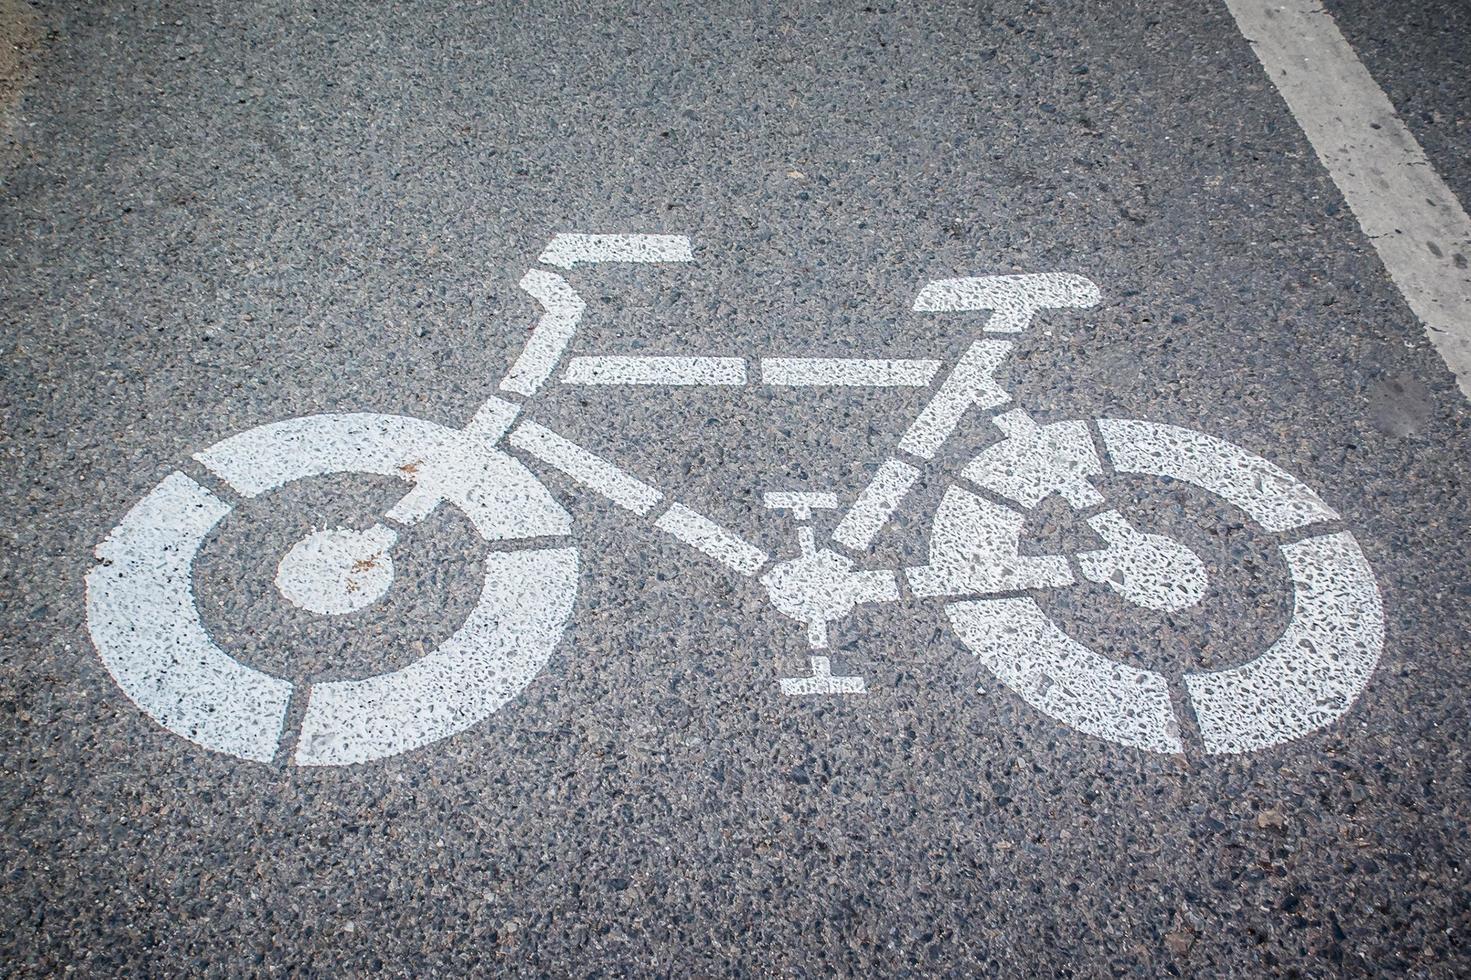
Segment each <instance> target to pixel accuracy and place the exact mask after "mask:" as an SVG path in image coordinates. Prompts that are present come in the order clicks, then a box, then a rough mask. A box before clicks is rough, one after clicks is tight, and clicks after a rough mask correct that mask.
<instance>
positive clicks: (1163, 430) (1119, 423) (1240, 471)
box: [1044, 419, 1338, 533]
mask: <svg viewBox="0 0 1471 980" xmlns="http://www.w3.org/2000/svg"><path fill="white" fill-rule="evenodd" d="M1059 424H1062V423H1059ZM1044 428H1052V427H1051V426H1046V427H1044ZM1098 428H1099V430H1100V431H1101V432H1102V433H1103V445H1104V448H1105V449H1107V450H1108V458H1109V459H1111V460H1113V465H1114V468H1115V469H1117V470H1119V471H1120V472H1128V473H1149V474H1153V475H1155V476H1167V477H1170V478H1172V479H1175V480H1183V481H1184V482H1186V483H1193V484H1195V485H1196V486H1198V487H1204V488H1205V489H1207V490H1209V491H1210V492H1211V493H1214V494H1216V495H1218V496H1221V497H1224V498H1226V499H1227V500H1229V501H1230V502H1231V503H1233V504H1235V505H1236V506H1237V507H1240V508H1241V509H1242V510H1244V511H1246V513H1247V514H1248V515H1249V516H1250V517H1251V518H1252V520H1254V521H1256V522H1257V523H1258V524H1260V525H1261V526H1262V527H1264V528H1266V529H1267V530H1268V531H1271V532H1273V533H1277V532H1280V531H1289V530H1291V529H1292V528H1295V527H1305V526H1306V525H1309V524H1315V523H1317V522H1319V521H1332V520H1336V519H1337V518H1338V514H1336V513H1335V512H1334V511H1333V510H1332V508H1330V507H1329V506H1328V505H1327V504H1325V503H1323V501H1322V500H1320V499H1318V495H1317V494H1316V493H1313V491H1312V490H1311V489H1310V488H1309V487H1307V486H1306V485H1305V484H1303V483H1302V482H1301V481H1300V480H1298V479H1297V478H1296V477H1295V476H1293V475H1292V474H1291V473H1287V472H1285V471H1283V470H1281V469H1279V468H1278V467H1276V466H1274V465H1273V464H1271V463H1269V462H1267V461H1266V460H1264V459H1262V458H1261V457H1260V456H1256V455H1253V454H1252V453H1249V452H1247V451H1246V450H1244V449H1242V448H1241V447H1240V446H1233V445H1232V444H1231V443H1229V442H1226V441H1225V440H1224V439H1217V438H1216V437H1215V436H1208V435H1206V434H1205V433H1204V432H1196V431H1195V430H1194V429H1184V428H1181V427H1180V426H1176V425H1164V424H1162V423H1159V422H1146V421H1144V420H1142V419H1099V420H1098Z"/></svg>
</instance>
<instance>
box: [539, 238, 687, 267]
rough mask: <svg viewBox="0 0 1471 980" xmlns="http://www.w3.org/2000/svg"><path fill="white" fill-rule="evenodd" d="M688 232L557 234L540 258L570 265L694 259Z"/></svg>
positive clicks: (544, 260)
mask: <svg viewBox="0 0 1471 980" xmlns="http://www.w3.org/2000/svg"><path fill="white" fill-rule="evenodd" d="M694 260H695V256H694V253H693V252H692V251H691V250H690V240H689V237H688V236H686V235H554V236H552V240H551V242H550V243H549V244H548V245H547V247H546V249H545V250H544V251H543V252H542V253H541V258H540V260H539V261H542V262H545V263H546V264H547V265H555V266H557V267H559V268H562V269H570V268H572V267H573V266H576V265H590V264H593V263H596V262H693V261H694Z"/></svg>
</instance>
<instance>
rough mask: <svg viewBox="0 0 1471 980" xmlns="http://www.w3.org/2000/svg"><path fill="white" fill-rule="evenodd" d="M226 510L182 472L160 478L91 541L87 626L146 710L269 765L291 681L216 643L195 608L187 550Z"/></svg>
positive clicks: (205, 742)
mask: <svg viewBox="0 0 1471 980" xmlns="http://www.w3.org/2000/svg"><path fill="white" fill-rule="evenodd" d="M229 512H230V508H229V506H228V505H227V504H225V503H224V502H223V501H221V500H220V499H219V498H217V497H215V496H214V495H213V494H211V493H210V492H209V491H207V490H205V489H204V488H203V487H201V486H200V485H199V484H197V483H195V482H194V481H193V480H191V479H189V478H188V477H187V476H185V475H184V474H182V473H174V474H172V475H170V476H168V477H167V478H165V479H164V481H163V482H162V483H160V484H159V485H158V486H157V487H155V488H154V489H153V492H152V493H150V494H149V495H148V496H146V497H144V498H143V499H142V500H140V501H138V503H137V504H136V505H135V506H134V507H133V509H132V510H130V511H128V513H127V515H126V516H125V517H124V518H123V519H122V520H121V521H119V522H118V525H117V527H115V528H113V530H112V533H111V534H109V535H108V536H107V540H105V541H103V542H102V544H100V545H98V546H97V557H98V559H99V560H100V561H101V564H99V565H97V566H96V567H95V568H93V569H92V570H91V571H90V572H88V573H87V627H88V629H89V630H90V631H91V634H92V642H93V643H94V644H96V646H97V652H98V654H99V655H101V657H102V662H103V664H104V665H106V667H107V670H108V672H109V673H111V674H112V677H113V680H115V681H117V685H118V687H120V688H122V690H123V693H124V694H126V695H127V696H128V697H129V698H130V699H131V700H132V701H133V703H134V704H136V705H137V706H138V707H139V709H141V710H142V711H143V713H144V714H146V715H148V716H149V717H150V718H152V719H153V720H154V721H156V722H158V723H159V724H160V725H162V726H163V727H164V728H167V729H168V730H169V731H171V732H174V733H175V734H177V735H182V736H183V737H184V738H187V739H188V740H189V741H191V742H194V743H196V744H198V745H202V746H204V747H205V748H207V749H211V750H213V751H215V752H224V753H226V754H228V755H233V756H236V757H238V758H241V759H250V760H253V761H256V762H270V761H271V760H272V758H274V757H275V754H276V745H277V743H278V742H279V741H280V738H281V731H282V728H283V727H284V725H285V723H286V708H287V705H288V703H289V702H290V700H291V684H290V682H288V681H285V680H282V679H281V678H279V677H272V676H271V675H269V674H266V673H263V672H262V671H259V670H256V669H254V668H253V667H247V666H246V665H245V664H242V663H240V662H239V661H238V660H235V659H233V658H232V657H230V655H229V654H227V653H225V651H223V650H221V649H220V648H219V647H218V646H216V645H215V643H214V641H212V640H211V639H210V637H209V633H208V632H207V631H206V630H205V626H204V623H203V622H202V621H201V620H200V618H199V611H198V609H197V608H196V607H195V604H194V586H193V580H194V555H195V553H196V552H197V551H198V550H199V548H200V546H201V545H202V544H203V543H204V539H205V538H206V537H207V536H208V535H209V533H210V531H211V530H212V529H213V528H214V526H215V525H216V524H218V523H219V522H220V520H221V519H222V518H224V516H225V515H226V514H228V513H229Z"/></svg>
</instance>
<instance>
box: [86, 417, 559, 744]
mask: <svg viewBox="0 0 1471 980" xmlns="http://www.w3.org/2000/svg"><path fill="white" fill-rule="evenodd" d="M503 414H504V413H497V412H493V411H492V412H487V413H484V414H482V415H477V422H475V423H472V425H471V426H470V427H469V428H468V429H465V430H453V429H447V428H445V427H443V426H439V425H435V424H433V423H430V422H423V421H420V420H416V419H409V418H403V417H400V416H390V415H369V414H353V415H316V416H308V417H304V418H297V419H288V420H286V421H283V422H276V423H271V424H268V425H262V426H257V427H256V428H254V429H248V430H246V431H244V432H241V433H239V434H237V435H235V436H231V437H230V438H228V439H225V440H223V441H222V442H219V443H216V444H215V445H214V446H211V447H209V448H208V449H206V450H203V451H202V452H200V453H198V454H196V458H197V459H198V460H199V461H200V462H201V463H203V464H204V466H205V467H206V468H208V469H209V470H210V471H211V472H212V473H213V474H214V475H215V476H217V477H219V478H220V479H221V480H223V481H224V482H225V483H227V484H228V485H229V486H230V487H231V488H232V489H233V490H235V491H236V492H237V493H240V494H241V495H243V496H245V497H247V498H249V497H256V496H259V495H261V494H263V493H266V492H269V491H271V490H275V489H277V488H279V487H281V486H283V485H285V484H286V483H289V482H291V481H294V480H299V479H303V478H306V477H311V476H323V475H329V474H333V473H365V474H375V475H381V476H392V477H397V478H399V479H401V480H405V481H408V482H411V483H413V484H414V487H413V489H412V490H411V491H410V492H409V494H408V495H407V496H406V497H405V498H404V500H405V501H414V503H412V504H411V505H408V506H405V505H404V501H400V506H397V507H395V509H394V512H396V513H397V514H398V518H396V519H404V518H407V517H411V516H412V517H422V516H423V515H424V514H427V513H428V511H429V509H430V508H428V507H426V506H424V502H425V501H433V502H439V501H445V502H448V503H450V504H451V505H453V506H455V507H456V508H458V509H459V510H460V511H461V512H463V513H464V514H465V516H466V517H467V518H468V519H469V520H470V523H471V524H472V525H473V526H474V527H475V529H476V530H477V531H478V532H479V533H480V535H481V536H482V537H484V538H485V539H486V540H490V541H508V540H516V539H534V538H542V537H546V536H551V535H556V536H562V535H566V534H567V533H568V532H569V531H570V529H571V524H570V518H569V517H568V515H567V513H566V511H564V510H562V508H561V507H560V506H558V505H557V503H556V501H555V500H553V499H552V497H551V495H550V494H549V493H547V491H546V490H545V488H543V487H542V486H541V484H540V483H539V482H537V481H536V480H535V478H534V477H532V476H531V474H530V472H529V471H528V470H526V468H525V467H524V466H522V465H521V464H520V463H518V462H517V461H516V460H514V459H512V458H511V457H510V456H507V455H505V454H504V453H500V452H496V451H495V450H492V449H490V448H488V447H487V446H486V444H485V442H484V440H483V438H480V436H482V435H483V430H484V429H485V428H486V427H488V426H489V427H493V426H494V425H495V424H497V422H496V420H497V419H499V418H500V417H501V416H503ZM416 495H417V496H416ZM229 510H230V508H229V507H228V506H227V505H225V504H224V503H222V502H221V501H219V500H218V499H217V498H215V497H213V496H212V495H210V494H209V493H207V492H206V491H204V490H203V489H202V488H200V487H199V486H198V485H197V484H195V483H194V482H193V481H191V480H189V479H188V478H187V477H184V476H182V475H180V474H175V475H174V476H172V477H170V478H169V479H167V480H165V481H164V482H163V483H161V484H160V485H159V487H158V488H156V489H155V490H154V492H153V493H152V494H150V495H149V496H148V497H146V498H144V500H143V501H142V502H141V503H140V504H139V505H138V507H135V508H134V510H133V511H131V512H130V513H129V515H128V516H127V517H125V518H124V519H123V521H122V523H120V524H119V525H118V527H117V529H116V530H114V532H113V534H112V535H111V536H109V538H108V540H107V541H105V542H104V543H103V544H102V545H101V546H100V547H99V549H98V555H99V557H100V558H101V559H102V560H103V564H102V565H100V566H99V567H98V568H96V569H94V570H93V572H92V574H91V575H89V577H88V624H89V627H90V629H91V631H92V635H93V639H94V641H95V642H96V643H97V646H98V649H99V651H100V652H101V653H102V655H103V662H104V663H105V664H107V666H108V669H109V670H110V671H111V672H112V674H113V676H114V677H115V678H116V679H117V681H118V684H119V686H120V687H122V688H123V690H124V691H125V692H127V693H128V694H129V696H130V697H132V698H133V699H134V700H135V701H136V702H137V703H138V704H139V706H140V707H141V708H143V710H144V711H146V712H147V713H148V714H150V715H151V716H152V717H154V718H155V719H156V720H157V721H159V723H160V724H162V725H164V727H166V728H169V729H170V730H171V731H174V732H177V733H178V734H180V735H183V736H184V737H185V738H188V739H190V740H192V741H194V742H197V743H198V744H200V745H203V746H205V747H207V748H210V749H214V750H216V751H220V752H225V753H228V754H231V755H235V756H238V757H240V758H244V759H252V760H255V761H261V762H268V761H270V760H271V759H272V758H273V757H274V756H275V753H276V749H277V743H278V742H279V740H280V738H281V735H282V726H283V724H284V720H285V712H286V704H287V702H288V700H289V698H290V693H291V689H292V685H291V684H290V683H289V682H287V681H285V680H282V679H280V678H274V677H271V676H269V675H267V674H264V673H262V672H261V671H258V670H255V669H253V668H250V667H247V666H245V665H243V664H240V663H239V662H237V661H235V660H233V659H232V658H230V657H229V656H228V655H227V654H225V653H224V651H222V650H219V649H218V648H217V647H216V646H215V645H214V644H213V643H212V642H211V641H210V639H209V637H208V634H207V632H206V630H205V628H204V626H203V624H202V623H201V622H200V621H199V615H198V612H197V611H196V609H195V605H194V595H193V583H192V563H193V560H194V556H195V554H196V553H197V552H198V550H199V548H200V547H201V545H202V544H203V542H204V539H205V536H206V535H207V534H208V533H209V530H210V529H211V528H212V527H213V526H214V524H215V523H217V522H218V521H219V520H220V519H222V518H223V517H224V516H225V515H226V514H227V513H228V512H229ZM391 513H393V512H391ZM395 539H396V534H395V532H393V531H392V530H391V529H389V528H387V527H385V526H382V525H379V526H375V527H373V528H369V529H367V530H365V531H354V530H351V529H335V530H331V531H326V532H316V533H313V534H309V535H308V536H307V537H306V538H304V539H303V540H302V541H301V542H298V543H297V544H296V545H295V546H294V547H293V548H292V549H291V550H290V551H288V552H287V554H286V556H285V557H284V558H283V559H282V562H281V564H280V565H279V566H278V570H277V578H276V581H277V585H278V588H280V590H281V592H282V594H283V595H284V596H285V597H286V598H287V599H288V600H291V601H293V602H296V603H297V604H298V605H301V606H302V607H303V608H306V609H308V610H311V611H314V612H318V613H326V614H339V613H344V612H350V611H354V610H355V609H357V608H362V605H360V604H359V602H358V599H359V596H358V594H357V593H358V592H364V593H368V594H371V595H372V596H373V597H374V598H377V597H379V596H381V594H382V593H383V592H384V591H386V588H387V585H388V584H389V583H390V582H391V580H392V565H391V556H390V555H389V553H388V549H389V548H391V547H392V545H393V543H394V541H395ZM521 554H522V553H521V552H508V553H505V554H500V553H492V554H491V555H489V556H487V559H486V561H487V569H488V572H487V575H488V578H487V586H486V590H485V592H484V594H483V595H482V598H481V603H480V605H478V606H477V607H476V609H475V611H474V612H473V613H472V615H471V617H470V620H469V622H468V623H467V625H466V627H465V628H463V629H462V630H461V631H460V632H458V633H456V634H455V636H456V637H458V638H460V639H458V640H453V639H452V641H451V642H450V643H448V644H446V645H445V646H444V647H441V649H440V650H439V651H437V652H436V653H431V654H430V655H429V657H427V658H425V659H423V660H420V661H417V662H416V663H415V664H413V665H411V666H410V667H408V668H405V669H404V670H402V671H397V672H394V673H393V674H386V675H380V676H379V677H375V678H368V679H365V680H362V681H353V682H334V683H332V684H318V685H316V686H315V687H314V688H313V689H312V694H311V700H310V701H309V702H308V709H307V716H306V717H307V722H308V728H304V729H303V743H302V745H301V747H300V749H299V751H298V758H297V761H298V762H301V763H302V764H309V765H317V764H337V763H345V762H352V761H361V760H363V759H369V758H381V757H383V756H384V755H389V754H392V753H394V752H397V751H402V750H403V749H404V748H408V747H412V746H414V745H419V744H424V741H426V740H432V739H433V738H434V737H442V735H443V734H447V733H450V732H452V731H459V730H462V729H463V728H465V727H468V726H469V725H471V724H473V723H474V722H475V721H476V720H478V719H479V718H480V717H483V716H484V713H488V711H491V710H494V709H495V707H497V706H499V704H501V703H503V702H504V701H505V699H506V698H509V697H510V696H511V695H513V694H514V693H515V691H516V690H519V687H516V685H517V684H519V685H521V686H524V684H525V683H526V682H527V681H529V680H530V676H531V673H528V670H529V668H528V666H527V665H531V664H539V663H540V662H542V661H544V660H545V656H546V653H548V652H549V651H550V649H551V645H552V644H553V643H555V637H553V638H552V639H551V640H550V642H549V641H548V636H550V634H552V633H555V634H556V635H557V636H560V635H561V631H562V629H563V628H564V627H565V625H566V619H567V616H568V615H570V611H571V603H572V599H573V597H574V595H575V593H576V579H575V565H576V563H575V553H573V552H571V551H570V550H568V549H562V550H560V551H555V552H535V553H532V552H527V553H526V554H528V555H532V554H537V555H546V556H549V557H547V558H545V559H544V562H545V563H549V564H545V566H543V565H535V566H528V565H525V564H524V563H523V564H517V559H516V558H514V557H512V556H517V555H521ZM569 556H570V557H569ZM532 560H533V559H531V558H526V559H525V560H524V561H532ZM569 561H570V562H571V564H570V566H569V564H568V562H569ZM360 563H361V564H360ZM569 568H570V570H569ZM497 570H499V571H497ZM493 572H494V573H496V574H495V575H492V573H493ZM491 578H494V582H492V581H491ZM495 583H499V584H495ZM492 586H494V587H492ZM355 589H356V590H357V591H355ZM508 590H510V591H508ZM516 590H521V592H516ZM513 593H515V594H513ZM517 595H519V596H520V598H519V599H518V598H516V596H517ZM488 602H489V603H491V606H490V607H487V606H486V603H488ZM517 603H520V604H519V605H518V604H517ZM512 606H514V608H513V609H512V608H509V607H512ZM508 610H509V611H508ZM518 616H520V617H522V618H520V619H518V618H517V617H518ZM527 617H530V618H529V619H528V618H527ZM533 625H534V626H535V628H532V626H533ZM467 630H468V632H467ZM470 648H473V649H470ZM467 649H468V650H469V652H466V651H467ZM487 657H492V659H494V663H493V664H492V663H491V662H490V661H488V660H486V658H487ZM538 658H540V659H539V660H538ZM420 665H423V666H420ZM436 665H441V666H436ZM445 665H447V666H445ZM497 665H499V666H497ZM532 672H533V673H534V671H532ZM447 678H452V679H454V683H455V685H457V686H456V689H455V690H454V691H453V692H449V691H448V690H447V688H446V684H447V683H448V681H447V680H446V679H447ZM477 685H489V687H484V688H482V687H479V686H477ZM513 688H514V690H513ZM353 692H357V693H356V694H354V693H353ZM358 695H361V697H358ZM451 695H453V696H451ZM354 697H357V698H358V699H357V700H356V701H354V700H353V698H354ZM426 705H427V706H430V707H426ZM477 712H482V713H481V714H477ZM308 730H309V732H310V738H311V740H310V743H308V742H307V734H308ZM434 733H440V734H438V735H435V734H434Z"/></svg>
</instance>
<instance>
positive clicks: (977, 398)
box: [899, 340, 1011, 459]
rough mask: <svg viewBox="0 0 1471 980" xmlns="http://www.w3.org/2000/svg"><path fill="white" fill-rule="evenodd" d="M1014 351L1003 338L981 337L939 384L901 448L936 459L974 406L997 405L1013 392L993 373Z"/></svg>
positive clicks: (982, 407) (984, 408)
mask: <svg viewBox="0 0 1471 980" xmlns="http://www.w3.org/2000/svg"><path fill="white" fill-rule="evenodd" d="M1010 351H1011V344H1009V343H1007V342H1006V341H1001V340H978V341H976V342H975V343H973V344H971V345H970V348H969V349H968V350H967V351H966V352H965V353H964V354H963V355H961V358H960V360H959V361H958V362H957V363H956V365H955V369H954V370H952V371H951V372H950V374H949V376H947V377H946V378H945V380H944V382H942V383H941V385H940V390H939V391H937V392H935V396H934V397H933V398H931V399H930V401H929V404H927V405H925V407H924V410H923V411H921V412H920V413H919V417H918V418H916V419H915V420H914V421H913V422H912V423H911V424H910V426H909V428H908V429H907V430H906V431H905V433H904V437H903V438H902V439H901V440H899V448H900V449H901V450H903V451H904V452H906V453H908V454H909V455H911V456H914V457H916V458H917V459H933V458H934V455H935V453H937V452H939V450H940V447H941V446H942V445H944V443H945V440H946V439H948V438H950V434H951V433H952V432H954V431H955V429H956V428H957V427H958V426H959V425H960V423H961V420H962V419H964V418H965V413H966V412H967V411H969V410H970V409H972V408H979V409H981V410H982V411H985V410H988V409H992V408H998V407H1000V406H1002V405H1005V404H1006V403H1007V402H1009V401H1011V396H1010V395H1009V394H1007V393H1006V391H1005V389H1003V388H1002V387H1001V386H1000V385H999V384H997V383H996V379H995V377H994V375H995V374H996V371H997V369H998V368H1000V367H1001V362H1002V361H1004V360H1005V359H1006V355H1007V354H1008V353H1009V352H1010Z"/></svg>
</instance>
